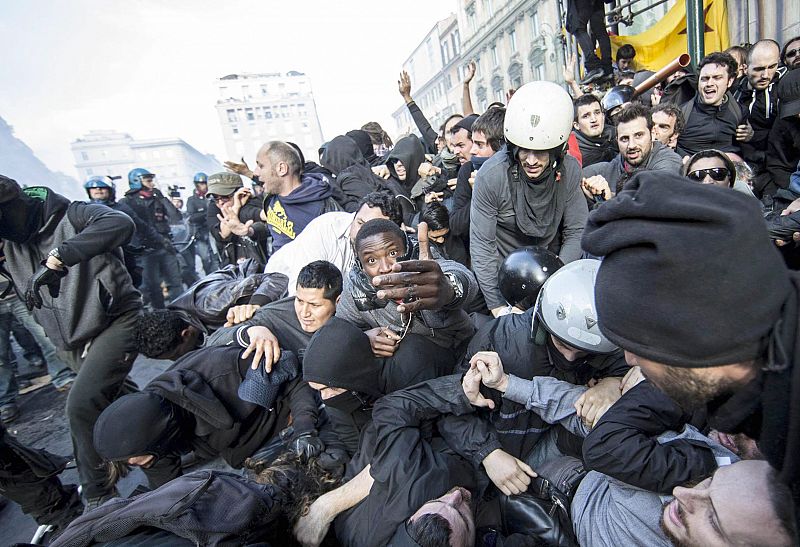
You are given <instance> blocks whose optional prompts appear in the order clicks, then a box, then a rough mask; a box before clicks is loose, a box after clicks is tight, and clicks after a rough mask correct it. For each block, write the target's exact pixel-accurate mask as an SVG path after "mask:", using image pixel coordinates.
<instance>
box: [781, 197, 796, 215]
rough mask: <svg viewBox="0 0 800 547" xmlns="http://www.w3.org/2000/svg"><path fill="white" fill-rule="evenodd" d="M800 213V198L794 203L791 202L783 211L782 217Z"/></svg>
mask: <svg viewBox="0 0 800 547" xmlns="http://www.w3.org/2000/svg"><path fill="white" fill-rule="evenodd" d="M797 211H800V198H797V199H796V200H794V201H793V202H791V203H790V204H789V205H788V206H787V207H786V209H784V210H783V211H781V216H786V215H791V214H792V213H796V212H797Z"/></svg>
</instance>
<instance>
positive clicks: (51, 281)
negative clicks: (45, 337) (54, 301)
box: [25, 261, 67, 311]
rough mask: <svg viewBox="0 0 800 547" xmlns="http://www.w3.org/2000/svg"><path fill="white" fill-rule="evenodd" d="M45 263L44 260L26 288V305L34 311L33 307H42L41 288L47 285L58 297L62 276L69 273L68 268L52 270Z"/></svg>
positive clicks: (51, 294) (54, 296) (53, 295)
mask: <svg viewBox="0 0 800 547" xmlns="http://www.w3.org/2000/svg"><path fill="white" fill-rule="evenodd" d="M45 264H46V261H44V262H42V265H41V267H40V268H39V269H38V270H36V273H34V274H33V275H32V276H31V278H30V279H28V287H27V288H26V289H25V305H26V306H27V307H28V310H30V311H33V308H37V309H38V308H41V307H42V297H41V295H40V294H39V289H41V288H42V286H45V285H46V286H47V289H48V290H49V291H50V296H51V297H52V298H58V292H59V290H60V289H61V278H63V277H66V275H67V269H66V268H64V269H63V270H51V269H50V268H48V267H47V266H45Z"/></svg>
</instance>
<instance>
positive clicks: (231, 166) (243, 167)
mask: <svg viewBox="0 0 800 547" xmlns="http://www.w3.org/2000/svg"><path fill="white" fill-rule="evenodd" d="M225 169H227V170H228V171H233V172H234V173H236V174H237V175H242V176H244V177H247V178H249V179H252V178H253V172H252V171H251V170H250V168H249V167H248V166H247V162H246V161H244V158H242V163H236V162H235V161H226V162H225Z"/></svg>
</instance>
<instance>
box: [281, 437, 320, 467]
mask: <svg viewBox="0 0 800 547" xmlns="http://www.w3.org/2000/svg"><path fill="white" fill-rule="evenodd" d="M288 449H289V450H290V451H291V452H294V454H295V455H296V456H297V457H298V458H300V461H301V462H303V463H305V462H307V461H308V460H309V459H310V458H313V457H315V456H319V455H320V454H322V452H323V451H324V450H325V443H323V442H322V440H321V439H320V438H319V437H318V436H317V432H316V431H308V432H306V433H303V434H301V435H298V436H297V437H295V438H293V439H292V440H291V441H289V444H288Z"/></svg>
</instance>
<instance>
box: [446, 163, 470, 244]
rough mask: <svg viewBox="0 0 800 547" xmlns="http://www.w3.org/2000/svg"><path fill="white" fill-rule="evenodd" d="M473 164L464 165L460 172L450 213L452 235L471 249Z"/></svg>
mask: <svg viewBox="0 0 800 547" xmlns="http://www.w3.org/2000/svg"><path fill="white" fill-rule="evenodd" d="M472 171H473V168H472V163H470V162H467V163H465V164H463V165H462V166H461V167H460V168H459V170H458V183H457V184H456V190H455V193H454V194H453V210H452V211H450V233H451V234H453V235H454V236H458V237H460V238H462V239H463V240H464V243H465V244H466V245H467V248H469V209H470V207H471V205H472V186H471V185H470V183H469V177H470V176H472Z"/></svg>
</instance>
